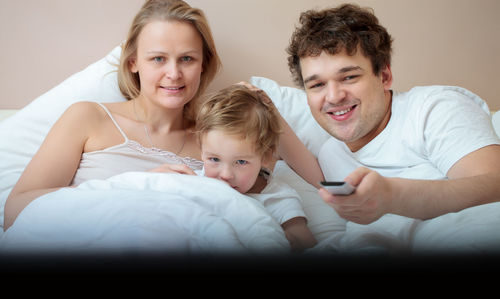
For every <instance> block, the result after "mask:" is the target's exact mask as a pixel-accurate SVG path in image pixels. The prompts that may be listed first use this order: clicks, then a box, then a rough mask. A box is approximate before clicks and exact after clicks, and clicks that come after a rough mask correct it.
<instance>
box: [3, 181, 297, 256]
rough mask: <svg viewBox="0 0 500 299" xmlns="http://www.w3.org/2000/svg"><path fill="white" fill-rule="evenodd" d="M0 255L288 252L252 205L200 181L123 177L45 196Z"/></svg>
mask: <svg viewBox="0 0 500 299" xmlns="http://www.w3.org/2000/svg"><path fill="white" fill-rule="evenodd" d="M0 249H1V250H2V251H3V252H13V253H19V252H33V253H36V254H40V253H70V254H74V253H122V252H123V253H124V252H127V253H129V252H140V253H144V252H146V253H147V252H160V253H203V254H205V253H249V252H260V253H272V252H282V251H289V250H290V247H289V243H288V241H287V240H286V238H285V236H284V233H283V230H282V229H281V227H280V225H279V224H278V223H277V222H276V221H275V220H274V219H273V218H271V216H270V215H269V214H268V213H267V212H266V211H265V209H264V207H263V206H262V205H261V204H260V203H259V202H257V201H255V200H254V199H252V198H250V197H247V196H244V195H242V194H240V193H239V192H237V191H235V190H234V189H232V188H231V187H229V186H228V185H226V184H225V183H223V182H220V181H217V180H214V179H210V178H206V177H199V176H189V175H179V174H164V173H147V172H128V173H124V174H120V175H117V176H114V177H111V178H109V179H106V180H90V181H87V182H85V183H82V184H81V185H79V186H78V187H76V188H69V187H68V188H63V189H60V190H58V191H55V192H52V193H49V194H46V195H43V196H41V197H39V198H38V199H36V200H35V201H33V202H32V203H31V204H30V205H28V206H27V207H26V208H25V209H24V210H23V211H22V212H21V213H20V214H19V216H18V218H17V219H16V221H15V223H14V225H13V226H11V227H10V228H9V229H8V230H7V231H6V232H5V233H4V234H3V236H2V240H1V242H0Z"/></svg>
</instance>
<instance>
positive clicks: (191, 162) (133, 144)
mask: <svg viewBox="0 0 500 299" xmlns="http://www.w3.org/2000/svg"><path fill="white" fill-rule="evenodd" d="M97 104H99V106H101V107H102V108H103V109H104V111H106V113H107V114H108V116H109V118H110V119H111V121H113V123H114V124H115V126H116V128H117V129H118V131H120V133H121V134H122V136H123V138H124V139H125V142H124V143H123V145H126V146H127V147H128V148H130V149H132V150H135V151H137V152H140V153H141V154H145V155H151V156H161V157H165V158H168V159H171V160H174V161H177V162H179V163H182V164H185V165H187V166H189V167H190V168H192V169H202V168H203V162H202V161H200V160H197V159H194V158H191V157H181V156H178V155H176V154H174V153H172V152H170V151H167V150H163V149H159V148H148V147H144V146H143V145H142V144H140V143H139V142H137V141H134V140H131V139H129V138H128V137H127V135H125V132H123V130H122V129H121V127H120V126H119V125H118V123H117V122H116V121H115V119H114V118H113V116H112V115H111V112H110V111H109V110H108V108H106V106H104V105H103V104H102V103H97Z"/></svg>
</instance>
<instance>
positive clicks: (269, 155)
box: [262, 151, 278, 170]
mask: <svg viewBox="0 0 500 299" xmlns="http://www.w3.org/2000/svg"><path fill="white" fill-rule="evenodd" d="M277 160H278V158H277V157H275V155H273V152H272V151H268V152H266V153H265V154H264V155H262V166H264V167H266V168H269V169H270V170H273V169H274V164H276V161H277Z"/></svg>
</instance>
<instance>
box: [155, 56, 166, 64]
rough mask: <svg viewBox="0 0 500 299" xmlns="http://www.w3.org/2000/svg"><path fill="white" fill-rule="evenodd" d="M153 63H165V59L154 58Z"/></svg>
mask: <svg viewBox="0 0 500 299" xmlns="http://www.w3.org/2000/svg"><path fill="white" fill-rule="evenodd" d="M153 61H154V62H158V63H160V62H163V61H165V58H163V57H154V58H153Z"/></svg>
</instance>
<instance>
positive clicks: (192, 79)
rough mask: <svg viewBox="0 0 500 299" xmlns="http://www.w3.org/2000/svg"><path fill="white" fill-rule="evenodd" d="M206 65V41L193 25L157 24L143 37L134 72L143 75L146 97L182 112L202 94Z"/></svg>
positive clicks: (178, 23)
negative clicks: (194, 98)
mask: <svg viewBox="0 0 500 299" xmlns="http://www.w3.org/2000/svg"><path fill="white" fill-rule="evenodd" d="M202 62H203V41H202V39H201V36H200V34H199V33H198V31H197V30H196V29H195V28H194V27H193V26H192V25H191V24H189V23H186V22H180V21H154V22H151V23H149V24H147V25H146V26H145V27H144V28H143V29H142V31H141V33H140V34H139V37H138V40H137V56H136V57H135V58H134V59H132V60H131V62H130V69H131V71H132V72H134V73H137V72H138V73H139V78H140V87H141V96H142V97H146V98H147V99H149V100H151V101H153V102H155V103H156V104H158V105H161V106H163V107H166V108H170V109H177V108H180V109H182V108H183V107H184V105H185V104H187V103H188V102H189V101H191V99H192V98H193V97H194V95H195V94H196V92H197V91H198V88H199V86H200V77H201V73H202V71H203V67H202Z"/></svg>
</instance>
